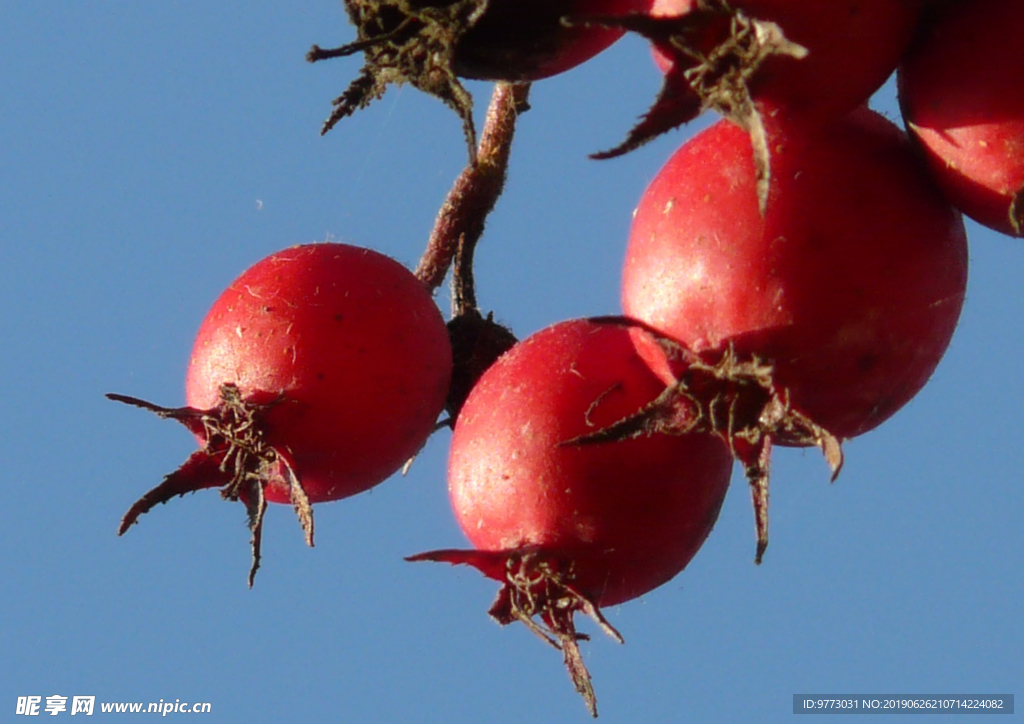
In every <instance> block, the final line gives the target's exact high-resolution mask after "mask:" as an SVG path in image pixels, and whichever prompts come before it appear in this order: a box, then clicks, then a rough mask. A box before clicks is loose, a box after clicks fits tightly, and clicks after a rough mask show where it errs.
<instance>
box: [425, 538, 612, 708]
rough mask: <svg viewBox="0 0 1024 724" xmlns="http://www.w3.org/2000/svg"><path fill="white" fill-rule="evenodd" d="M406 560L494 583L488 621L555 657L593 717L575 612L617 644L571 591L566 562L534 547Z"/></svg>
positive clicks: (595, 612) (592, 608)
mask: <svg viewBox="0 0 1024 724" xmlns="http://www.w3.org/2000/svg"><path fill="white" fill-rule="evenodd" d="M406 560H407V561H436V562H444V563H451V564H453V565H459V564H462V565H470V566H473V567H475V568H476V569H478V570H479V571H480V572H481V573H483V574H484V575H485V576H487V577H488V578H493V579H495V580H497V581H500V582H501V584H502V586H501V588H500V589H499V590H498V595H497V596H496V597H495V599H494V603H493V604H491V608H490V610H489V611H488V613H489V614H490V616H491V618H493V619H494V620H495V621H497V622H498V623H500V624H501V625H502V626H506V625H508V624H510V623H514V622H516V621H519V622H521V623H523V624H524V625H525V626H526V627H527V628H528V629H530V631H532V632H533V633H534V634H536V635H537V637H538V638H540V639H541V640H542V641H544V642H545V643H547V644H549V645H551V646H553V647H554V648H556V649H558V650H559V651H561V652H562V658H563V660H564V662H565V667H566V669H567V670H568V672H569V677H570V678H571V679H572V683H573V686H575V688H576V691H577V692H578V693H579V694H580V696H582V697H583V701H584V703H585V704H586V705H587V709H588V710H589V711H590V714H591V716H594V717H596V716H597V697H596V695H595V694H594V687H593V684H592V683H591V679H590V672H589V671H587V667H586V665H585V664H584V663H583V656H582V654H581V653H580V647H579V642H580V641H587V640H589V639H590V637H589V636H588V635H587V634H582V633H579V632H577V631H576V624H575V621H574V617H575V615H576V613H577V612H580V613H584V614H586V615H587V616H589V617H590V618H591V619H593V620H594V622H595V623H596V624H597V625H598V626H599V627H600V629H601V630H602V631H604V632H605V633H606V634H607V635H608V636H610V637H611V638H613V639H615V640H616V641H618V642H619V643H620V644H621V643H623V638H622V635H621V634H620V633H619V632H618V631H617V630H615V628H614V627H613V626H612V625H611V624H610V623H608V620H607V619H606V618H605V617H604V615H603V614H602V613H601V610H600V609H599V608H598V607H597V604H596V603H594V600H593V599H592V598H591V597H589V596H587V595H586V594H585V593H583V592H582V591H580V590H579V589H577V588H576V587H575V586H574V584H573V582H574V578H575V576H574V574H573V565H572V563H571V561H567V560H564V559H562V558H559V557H558V556H556V555H554V554H551V553H549V552H546V551H543V550H541V549H538V548H534V547H527V548H522V549H516V550H509V551H478V550H455V549H445V550H437V551H429V552H427V553H420V554H417V555H414V556H409V557H408V558H406ZM538 619H539V620H538Z"/></svg>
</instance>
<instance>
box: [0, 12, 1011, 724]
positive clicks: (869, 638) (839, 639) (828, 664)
mask: <svg viewBox="0 0 1024 724" xmlns="http://www.w3.org/2000/svg"><path fill="white" fill-rule="evenodd" d="M351 37H352V31H351V30H350V29H349V28H348V27H347V25H346V22H345V18H344V13H343V10H342V7H341V3H340V2H338V1H337V0H312V1H311V2H305V3H300V4H294V3H291V4H289V3H285V4H280V6H279V7H278V6H276V5H273V4H260V3H256V4H253V3H242V2H237V1H236V0H224V1H223V2H218V3H202V2H194V1H182V2H167V3H156V2H149V3H137V2H136V3H131V2H105V1H98V2H89V3H81V2H67V1H66V0H55V1H53V2H8V3H5V4H4V7H3V10H2V11H0V139H2V142H0V245H2V249H3V253H2V257H0V305H2V309H3V315H2V316H0V409H2V413H3V414H2V415H0V449H2V451H3V460H4V464H3V466H2V472H0V478H2V480H3V485H2V487H0V490H2V491H3V493H4V496H5V498H4V503H5V505H4V506H3V508H2V512H0V550H2V551H3V553H4V554H3V555H2V556H0V719H3V720H4V721H7V720H9V719H13V718H14V716H13V712H14V709H15V705H16V699H17V697H18V696H25V695H42V696H44V697H45V696H48V695H52V694H60V695H64V696H69V697H70V696H74V695H94V696H96V697H97V701H147V702H148V701H157V700H158V699H164V700H165V701H167V700H171V701H173V700H174V699H181V700H182V701H208V702H210V703H211V704H212V709H213V713H212V714H211V715H209V716H207V717H205V718H204V719H203V720H204V721H216V722H261V721H268V722H269V721H301V722H335V721H345V722H348V721H352V722H406V721H409V722H420V721H422V722H434V721H438V722H447V723H451V722H467V723H469V722H473V723H474V724H476V723H479V722H493V723H498V722H546V721H559V722H572V721H580V722H582V721H585V720H586V719H587V716H586V710H585V709H584V707H583V704H582V703H581V701H580V700H579V698H578V697H577V695H576V694H575V693H574V692H573V691H572V688H571V686H570V683H569V680H568V677H567V675H566V674H565V672H564V670H563V669H562V665H561V661H560V657H559V656H558V655H557V654H556V653H555V652H554V651H552V650H550V649H548V648H546V647H543V646H542V645H540V643H539V642H538V641H537V640H536V639H535V638H534V637H533V636H532V635H531V634H530V633H529V632H527V631H526V630H525V628H523V627H508V628H506V629H504V630H503V629H500V628H499V627H498V626H497V625H495V624H494V623H492V622H491V621H490V620H489V619H488V618H487V616H486V610H487V608H488V606H489V604H490V601H491V598H492V596H493V593H494V585H493V583H492V582H490V581H487V580H484V579H483V578H482V577H480V576H479V575H478V574H477V573H476V572H475V571H472V570H468V569H453V568H449V567H447V566H440V565H429V564H416V565H412V564H408V563H405V562H403V560H402V557H403V556H405V555H409V554H412V553H415V552H418V551H422V550H427V549H432V548H438V547H452V546H461V545H463V543H464V541H463V538H462V536H461V534H460V532H459V530H458V528H457V527H456V525H455V523H454V520H453V518H452V516H451V513H450V512H449V510H448V503H447V498H446V493H445V477H444V466H445V454H446V447H447V442H448V437H447V433H441V434H439V435H438V436H437V437H436V438H435V439H434V440H432V441H431V443H430V444H429V445H428V447H427V449H426V451H425V452H424V453H423V454H422V455H421V457H420V458H419V459H418V460H417V461H416V464H415V465H414V466H413V469H412V472H411V473H410V474H409V475H408V476H407V477H405V478H394V479H391V480H389V481H387V482H386V483H385V484H383V485H381V486H380V487H379V488H377V489H375V490H374V491H373V492H372V493H369V494H364V495H361V496H358V497H356V498H353V499H350V500H346V501H342V502H339V503H332V504H328V505H323V506H318V508H317V510H316V523H317V536H318V537H317V547H316V548H315V549H313V550H309V549H306V548H305V547H304V546H303V543H302V536H301V534H300V531H299V529H298V526H297V524H296V523H295V521H294V518H293V516H292V513H291V511H290V510H289V509H288V508H287V507H285V506H275V507H274V508H273V509H271V511H270V514H269V515H268V520H267V526H266V532H265V539H264V566H263V568H262V569H261V570H260V573H259V576H258V578H257V581H256V587H255V589H254V590H252V591H250V590H248V589H247V588H246V586H245V576H246V571H247V567H248V561H249V548H248V532H247V531H246V529H245V518H244V511H243V509H242V507H241V506H239V505H229V504H226V503H223V502H221V501H220V499H219V497H218V495H217V494H216V493H215V492H212V491H207V492H204V493H199V494H197V495H194V496H189V497H187V498H185V499H182V500H175V501H173V502H172V503H171V504H170V505H167V506H162V507H160V508H159V509H157V510H155V511H153V512H152V513H151V514H149V515H147V516H146V517H145V518H144V519H143V520H142V521H141V524H140V525H138V526H136V527H135V528H133V529H132V530H131V531H130V532H129V533H128V534H127V535H126V536H124V537H123V538H121V539H118V538H117V537H116V536H115V535H114V531H115V529H116V526H117V523H118V521H119V519H120V517H121V515H122V514H123V513H124V511H125V510H126V509H127V507H128V505H129V504H130V503H131V502H132V501H134V500H135V498H136V497H137V496H138V495H139V494H141V493H142V492H143V491H145V490H146V489H148V488H149V487H150V486H152V485H154V484H155V483H156V482H158V481H159V480H160V478H161V476H162V475H163V474H165V473H166V472H168V471H170V470H172V469H173V468H174V467H175V466H176V465H177V464H178V463H179V462H180V461H181V460H182V459H184V457H185V456H186V455H187V454H188V453H189V452H190V451H191V450H192V449H193V448H194V443H193V441H192V440H191V438H190V436H189V435H188V434H187V433H186V432H185V431H184V429H182V428H179V427H178V426H176V425H174V424H173V423H170V422H163V421H160V420H158V419H157V418H155V417H152V416H149V415H147V414H145V413H143V412H142V411H138V410H133V409H130V408H127V407H124V406H119V405H115V404H114V403H111V402H108V401H106V400H104V398H103V393H105V392H111V391H116V392H121V393H125V394H131V395H138V396H142V397H146V398H148V399H152V400H154V401H156V402H159V403H162V404H167V405H177V404H181V403H182V402H183V391H182V385H183V378H184V369H185V362H186V360H187V358H188V354H189V350H190V348H191V344H192V338H193V335H194V334H195V331H196V328H197V327H198V324H199V322H200V320H201V319H202V317H203V314H204V313H205V310H206V309H207V307H208V306H209V304H210V303H211V302H212V301H213V299H214V298H215V297H216V296H217V294H218V293H219V292H220V290H221V289H222V288H223V287H224V286H225V285H227V284H228V283H229V282H230V281H231V280H232V279H233V278H234V277H235V276H237V274H239V273H240V272H241V271H242V270H243V269H244V268H246V267H247V266H249V265H250V264H251V263H253V262H255V261H256V260H257V259H259V258H261V257H263V256H265V255H267V254H269V253H271V252H273V251H276V250H277V249H280V248H282V247H285V246H288V245H292V244H296V243H302V242H310V241H315V240H324V239H326V238H330V239H335V240H343V241H347V242H351V243H355V244H361V245H366V246H372V247H374V248H377V249H379V250H382V251H384V252H387V253H389V254H391V255H393V256H395V257H397V258H398V259H400V260H402V261H403V262H405V263H407V264H414V263H415V261H416V259H417V258H418V256H419V253H420V251H421V250H422V248H423V245H424V243H425V240H426V235H427V233H428V231H429V229H430V226H431V223H432V219H433V217H434V214H435V212H436V210H437V208H438V206H439V205H440V203H441V201H442V199H443V197H444V195H445V193H446V191H447V189H448V187H449V185H450V183H451V181H452V179H453V178H454V177H455V176H456V174H457V173H458V172H459V170H460V169H461V166H462V164H463V162H464V160H465V150H464V147H463V141H462V136H461V132H460V129H459V124H458V121H457V119H456V118H455V117H454V115H452V114H451V113H450V112H449V111H448V110H447V109H445V108H444V107H443V106H442V105H441V104H440V103H438V102H436V101H434V100H431V99H429V98H425V97H422V96H420V95H419V94H417V93H416V92H415V91H413V90H411V89H404V90H391V91H389V92H388V94H387V95H386V96H385V98H384V99H383V100H382V101H379V102H377V103H376V104H375V105H374V106H373V107H372V108H371V109H370V110H367V111H364V112H362V113H361V114H359V115H358V116H357V117H355V118H352V119H348V120H346V121H343V122H342V123H341V124H340V125H339V126H338V127H337V128H336V130H335V131H333V132H332V133H331V134H329V135H328V136H327V137H325V138H321V137H320V136H319V135H318V130H319V127H320V123H321V122H322V121H323V119H324V118H325V117H326V115H327V114H328V113H329V111H330V100H331V98H333V97H334V96H335V95H337V93H339V92H340V91H341V90H342V89H343V88H344V86H345V84H346V83H347V82H348V80H349V79H350V78H351V77H352V75H353V74H354V73H355V72H356V71H357V69H358V67H359V63H360V60H359V59H358V58H352V59H348V60H336V61H332V62H330V63H324V64H322V65H319V66H310V65H308V64H306V63H305V62H304V60H303V55H304V53H305V52H306V50H307V49H308V47H309V46H310V45H311V44H312V43H314V42H316V43H320V44H323V45H325V46H327V45H331V44H335V43H338V42H342V41H345V40H348V39H350V38H351ZM658 81H659V76H658V74H657V72H656V70H655V69H654V67H653V64H652V63H651V61H650V58H649V55H648V53H647V50H646V48H645V47H644V45H643V44H642V43H640V42H636V41H629V42H623V43H620V44H619V45H617V46H616V47H615V48H613V49H612V50H611V51H610V52H608V53H607V54H605V55H603V56H601V57H600V58H599V59H597V60H595V61H593V62H592V63H590V64H588V65H586V66H584V67H582V68H580V69H577V70H576V71H574V72H572V73H569V74H567V75H565V76H562V77H560V78H556V79H552V80H550V81H546V82H543V83H540V84H537V85H536V86H535V88H534V92H533V96H532V99H531V100H532V104H533V110H532V111H531V112H530V113H529V114H527V115H526V116H524V117H523V119H522V121H521V124H520V135H519V137H518V142H517V145H516V148H515V150H514V154H513V161H512V166H511V175H510V180H509V185H508V190H507V193H506V195H505V196H504V197H503V198H502V199H501V201H500V203H499V206H498V209H497V210H496V211H495V213H494V214H493V216H492V217H491V221H490V226H489V230H488V233H487V235H486V237H485V240H484V242H483V244H482V246H481V247H480V250H479V253H478V283H479V296H480V301H481V304H482V305H483V306H484V307H486V308H488V309H494V310H495V312H496V315H497V317H498V318H499V319H501V320H503V321H504V322H506V323H508V324H510V325H511V326H512V327H513V328H514V329H515V330H516V331H517V332H518V333H519V334H520V335H521V336H525V335H527V334H528V333H530V332H533V331H536V330H538V329H540V328H541V327H544V326H546V325H548V324H550V323H552V322H555V321H558V320H560V319H565V318H569V317H574V316H581V315H588V314H601V313H615V312H617V311H618V279H619V265H620V263H621V257H622V254H623V249H624V243H625V238H626V233H627V230H628V227H629V221H630V212H631V210H632V208H633V206H634V205H635V203H636V201H637V199H638V198H639V196H640V194H641V192H642V191H643V188H644V186H645V185H646V183H647V182H648V181H649V180H650V178H651V177H652V176H653V175H654V174H655V173H656V171H657V169H658V167H659V166H660V164H661V163H662V162H663V161H664V159H666V158H667V157H668V154H669V153H670V152H671V151H672V150H673V149H674V148H675V147H676V146H677V145H678V144H680V143H681V142H682V141H683V140H684V138H685V137H686V134H687V133H688V132H689V131H681V132H676V133H674V134H670V135H669V136H668V137H665V138H662V139H660V140H658V141H657V142H655V143H652V144H651V145H650V146H648V147H646V148H644V149H642V150H640V151H638V152H636V153H634V154H633V155H631V156H629V157H628V158H625V159H621V160H616V161H609V162H602V163H598V162H593V161H588V160H587V159H586V154H587V153H588V152H591V151H595V150H600V149H603V148H607V147H608V146H610V145H612V144H614V143H615V142H617V141H618V140H619V139H620V138H621V136H622V134H623V133H624V132H625V131H626V130H627V129H628V128H629V126H630V125H631V123H632V122H633V120H634V118H635V116H636V115H638V114H639V113H640V112H641V111H643V110H644V109H645V108H646V103H647V102H648V101H649V100H650V98H651V97H652V96H653V94H654V92H655V91H656V89H657V85H658ZM472 89H473V90H475V91H476V92H477V97H478V106H479V108H478V110H480V111H482V110H483V107H484V106H485V105H486V98H487V95H488V88H487V86H485V85H473V86H472ZM876 106H877V107H878V108H880V109H882V110H887V111H889V112H892V111H893V106H894V103H893V100H892V97H891V93H890V94H888V95H887V94H885V93H883V94H881V95H880V96H879V98H878V99H877V103H876ZM969 232H970V235H971V242H972V246H971V265H972V266H971V280H970V289H969V293H968V300H967V305H966V307H965V309H964V314H963V317H962V320H961V325H960V329H959V331H958V332H957V335H956V338H955V339H954V341H953V344H952V347H951V348H950V350H949V353H948V355H947V357H946V359H945V360H944V362H943V363H942V365H941V366H940V368H939V370H938V371H937V373H936V374H935V376H934V378H933V380H932V382H931V383H930V384H929V386H928V387H927V388H926V389H925V390H924V392H923V393H922V394H921V395H920V396H919V397H918V398H917V399H916V400H914V401H913V403H912V404H910V405H909V406H908V407H907V408H906V409H904V410H903V411H902V412H901V413H900V414H899V415H897V416H896V417H895V418H894V419H893V420H891V421H890V422H889V423H888V424H886V425H884V426H883V427H882V428H881V429H879V430H877V431H876V432H874V433H871V434H869V435H867V436H866V437H864V438H863V439H859V440H856V441H854V442H852V443H850V444H849V445H848V446H847V450H846V452H847V464H846V468H845V470H844V472H843V474H842V476H841V478H840V480H839V481H838V482H837V483H836V484H834V485H829V484H828V482H827V471H826V468H825V465H824V463H823V462H822V460H821V459H820V458H819V456H818V455H816V454H814V453H813V452H803V451H794V450H783V451H781V452H780V453H778V454H777V456H776V459H775V467H774V485H773V489H772V543H771V546H770V548H769V550H768V554H767V556H766V559H765V563H764V565H763V566H761V567H760V568H756V567H755V566H754V565H753V563H752V558H753V552H754V545H753V526H752V522H751V512H750V503H749V499H748V494H747V490H746V488H745V485H744V484H743V481H742V479H741V478H739V477H738V476H737V477H736V478H735V480H734V483H735V484H734V487H733V489H732V490H731V492H730V494H729V497H728V499H727V501H726V504H725V508H724V510H723V513H722V517H721V519H720V521H719V523H718V526H717V527H716V529H715V531H714V532H713V534H712V536H711V538H710V539H709V540H708V543H707V544H706V546H705V547H704V549H703V550H702V551H701V552H700V553H699V554H698V556H697V557H696V559H695V560H694V561H693V563H692V564H691V565H690V567H689V568H688V569H687V570H686V571H684V572H683V573H682V574H681V575H680V576H679V577H678V578H676V579H675V580H673V581H672V582H671V583H669V584H668V585H666V586H664V587H663V588H661V589H659V590H658V591H656V592H653V593H651V594H649V595H647V596H645V597H644V598H643V599H642V600H640V601H635V602H632V603H629V604H626V605H623V606H621V607H619V608H616V609H612V610H610V611H608V612H607V614H608V616H609V619H610V620H611V622H612V623H613V624H614V625H615V626H616V627H617V628H618V629H619V630H620V631H622V633H623V635H624V636H625V638H626V644H625V646H619V645H617V644H615V643H614V642H612V641H610V640H607V639H605V638H603V637H602V636H595V638H594V640H593V641H592V642H590V643H587V644H584V646H583V652H584V655H585V656H586V658H587V661H588V663H589V665H590V668H591V672H592V674H593V676H594V683H595V686H596V688H597V694H598V701H599V706H600V709H601V715H602V716H601V720H602V721H604V722H609V723H612V722H645V723H650V724H654V723H656V722H679V721H693V722H709V721H715V722H731V721H737V722H746V721H752V720H753V721H789V720H790V718H791V717H792V716H793V715H792V714H791V706H792V704H791V699H792V695H793V694H794V693H820V694H826V693H831V694H836V693H859V694H868V693H873V694H968V693H1016V694H1022V693H1024V690H1022V689H1021V686H1020V684H1021V683H1022V682H1024V658H1022V656H1021V651H1022V649H1024V616H1022V615H1021V605H1022V603H1021V602H1022V601H1024V583H1022V581H1024V547H1022V546H1021V543H1020V526H1021V511H1022V510H1024V481H1022V473H1021V465H1020V451H1021V450H1022V449H1024V426H1022V415H1021V403H1022V401H1024V372H1022V366H1021V360H1022V359H1024V325H1022V324H1021V321H1020V320H1021V319H1022V318H1024V294H1022V293H1021V283H1020V279H1021V277H1022V272H1024V242H1022V241H1020V240H1011V239H1008V238H1004V237H1000V236H997V235H995V234H994V233H991V232H988V231H985V230H983V229H980V228H979V227H977V226H975V225H971V226H970V227H969ZM851 253H855V250H851ZM438 302H439V304H441V305H442V307H443V308H447V304H448V301H447V297H446V293H442V294H441V295H440V296H439V299H438ZM582 626H583V628H584V629H585V630H589V629H587V624H586V623H583V624H582ZM62 716H68V714H67V713H65V714H63V715H62ZM96 716H102V715H101V714H99V713H98V712H97V714H96ZM872 721H877V720H876V719H872Z"/></svg>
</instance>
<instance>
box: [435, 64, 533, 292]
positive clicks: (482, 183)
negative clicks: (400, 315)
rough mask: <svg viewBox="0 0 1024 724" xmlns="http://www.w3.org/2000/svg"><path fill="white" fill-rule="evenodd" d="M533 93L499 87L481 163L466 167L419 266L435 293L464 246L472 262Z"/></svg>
mask: <svg viewBox="0 0 1024 724" xmlns="http://www.w3.org/2000/svg"><path fill="white" fill-rule="evenodd" d="M529 92H530V84H529V83H504V82H502V83H498V84H496V85H495V87H494V94H493V95H492V96H491V104H490V106H489V107H488V109H487V119H486V121H485V123H484V129H483V133H482V134H481V136H480V145H479V147H478V149H477V158H476V163H475V164H470V165H468V166H466V168H465V169H464V170H463V171H462V173H461V174H460V175H459V177H458V179H456V180H455V183H454V185H453V186H452V189H451V191H449V192H448V197H447V198H446V199H445V201H444V204H443V205H442V206H441V210H440V211H439V212H438V214H437V220H436V221H435V222H434V229H433V231H431V233H430V240H429V241H428V242H427V248H426V251H424V252H423V257H422V258H421V259H420V263H419V266H418V267H417V268H416V276H417V277H418V278H419V279H420V281H422V282H423V283H424V284H425V285H426V286H427V288H428V289H429V290H430V291H431V292H434V291H435V290H436V289H437V288H438V287H439V286H441V284H442V283H443V282H444V277H445V275H446V274H447V273H448V269H449V268H450V267H451V265H452V261H453V260H454V259H455V255H456V253H458V252H459V247H460V246H461V247H462V251H461V254H462V255H463V257H464V258H465V259H472V258H473V248H474V247H475V245H476V243H477V241H479V240H480V236H481V235H482V234H483V231H484V225H485V223H486V220H487V215H488V214H489V213H490V212H491V209H493V208H494V204H495V203H496V202H497V200H498V197H499V196H501V192H502V190H503V189H504V188H505V175H506V170H507V169H508V159H509V151H510V150H511V148H512V137H513V135H514V134H515V126H516V118H517V117H518V115H519V114H520V113H522V112H524V111H525V110H527V109H528V108H529V106H528V105H527V97H528V96H529Z"/></svg>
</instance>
